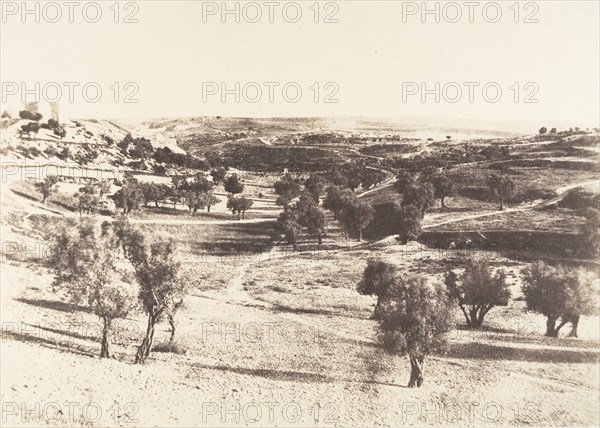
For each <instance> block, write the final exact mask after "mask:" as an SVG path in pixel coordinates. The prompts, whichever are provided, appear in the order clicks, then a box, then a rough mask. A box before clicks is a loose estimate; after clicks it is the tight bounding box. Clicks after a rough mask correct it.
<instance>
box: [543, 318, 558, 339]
mask: <svg viewBox="0 0 600 428" xmlns="http://www.w3.org/2000/svg"><path fill="white" fill-rule="evenodd" d="M555 324H556V317H548V319H547V320H546V336H548V337H557V336H558V331H556V329H555V328H554V325H555Z"/></svg>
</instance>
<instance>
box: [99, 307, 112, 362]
mask: <svg viewBox="0 0 600 428" xmlns="http://www.w3.org/2000/svg"><path fill="white" fill-rule="evenodd" d="M102 320H103V321H104V327H103V329H102V346H101V349H100V358H110V352H109V349H108V348H109V344H110V341H109V338H108V332H109V331H110V320H109V319H108V318H107V317H102Z"/></svg>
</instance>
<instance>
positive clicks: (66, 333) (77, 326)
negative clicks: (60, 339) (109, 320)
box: [25, 323, 101, 342]
mask: <svg viewBox="0 0 600 428" xmlns="http://www.w3.org/2000/svg"><path fill="white" fill-rule="evenodd" d="M25 325H26V326H29V327H31V329H30V330H34V329H40V330H43V331H45V332H48V333H52V334H55V335H63V336H68V337H72V338H73V339H80V340H89V341H92V342H97V341H98V337H100V331H101V329H100V326H99V325H97V324H96V325H95V324H93V323H89V324H83V325H81V324H72V325H73V327H75V328H73V330H71V331H67V330H61V329H58V328H51V327H43V326H41V325H33V324H25ZM87 327H90V328H89V329H88V330H94V329H95V330H96V331H97V333H98V335H97V336H89V335H85V334H80V333H78V332H76V331H74V330H75V329H81V328H87ZM47 336H50V335H49V334H48V335H47Z"/></svg>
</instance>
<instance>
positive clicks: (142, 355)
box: [135, 314, 158, 364]
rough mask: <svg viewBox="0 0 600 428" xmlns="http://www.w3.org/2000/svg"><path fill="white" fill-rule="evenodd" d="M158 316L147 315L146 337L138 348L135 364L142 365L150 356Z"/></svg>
mask: <svg viewBox="0 0 600 428" xmlns="http://www.w3.org/2000/svg"><path fill="white" fill-rule="evenodd" d="M157 319H158V316H152V314H150V315H148V327H147V328H146V337H144V340H142V344H141V345H140V346H139V348H138V350H137V353H136V355H135V364H144V362H145V361H146V358H148V356H149V355H150V350H151V349H152V342H153V341H154V326H155V325H156V321H157Z"/></svg>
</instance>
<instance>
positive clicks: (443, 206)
mask: <svg viewBox="0 0 600 428" xmlns="http://www.w3.org/2000/svg"><path fill="white" fill-rule="evenodd" d="M444 199H446V197H445V196H442V208H446V205H445V204H444Z"/></svg>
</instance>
